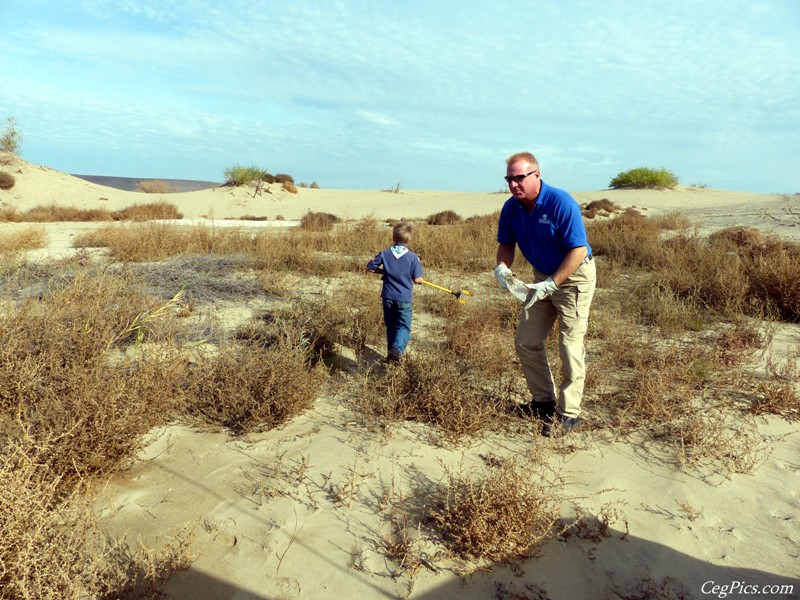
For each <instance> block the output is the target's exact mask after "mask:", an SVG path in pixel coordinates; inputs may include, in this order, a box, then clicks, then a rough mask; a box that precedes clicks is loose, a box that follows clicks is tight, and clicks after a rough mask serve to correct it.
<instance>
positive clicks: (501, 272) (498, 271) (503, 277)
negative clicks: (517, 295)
mask: <svg viewBox="0 0 800 600" xmlns="http://www.w3.org/2000/svg"><path fill="white" fill-rule="evenodd" d="M513 276H514V274H513V273H512V272H511V269H509V268H508V267H507V266H506V263H500V264H499V265H497V266H496V267H495V268H494V277H495V279H497V283H498V284H500V287H501V288H503V289H504V290H507V289H508V280H509V279H511V278H512V277H513Z"/></svg>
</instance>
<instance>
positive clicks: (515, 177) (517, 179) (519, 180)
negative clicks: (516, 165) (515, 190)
mask: <svg viewBox="0 0 800 600" xmlns="http://www.w3.org/2000/svg"><path fill="white" fill-rule="evenodd" d="M536 172H537V171H535V170H534V171H531V172H530V173H525V174H524V175H506V176H505V177H504V178H503V179H505V180H506V183H511V182H512V181H513V182H514V183H522V181H523V180H524V179H525V178H526V177H527V176H528V175H533V174H534V173H536Z"/></svg>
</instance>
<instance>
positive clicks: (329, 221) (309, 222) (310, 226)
mask: <svg viewBox="0 0 800 600" xmlns="http://www.w3.org/2000/svg"><path fill="white" fill-rule="evenodd" d="M340 220H341V219H339V217H337V216H336V215H334V214H331V213H325V212H314V211H308V212H307V213H306V214H304V215H303V216H302V217H301V218H300V227H301V228H302V229H305V230H307V231H330V230H331V229H333V226H334V225H335V224H336V223H338V222H339V221H340Z"/></svg>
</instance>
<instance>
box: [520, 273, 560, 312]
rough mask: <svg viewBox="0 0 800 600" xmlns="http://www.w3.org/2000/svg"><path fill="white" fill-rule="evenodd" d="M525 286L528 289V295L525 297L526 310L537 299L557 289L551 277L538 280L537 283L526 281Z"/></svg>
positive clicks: (541, 298)
mask: <svg viewBox="0 0 800 600" xmlns="http://www.w3.org/2000/svg"><path fill="white" fill-rule="evenodd" d="M525 287H526V288H528V290H530V291H529V292H528V297H527V298H525V300H524V302H525V310H528V309H529V308H530V307H531V306H533V305H534V304H536V303H537V302H538V301H539V300H543V299H544V298H547V297H548V296H550V295H551V294H552V293H553V292H555V291H556V290H557V289H558V286H557V285H556V282H555V281H553V278H552V277H548V278H547V279H545V280H544V281H540V282H539V283H526V284H525Z"/></svg>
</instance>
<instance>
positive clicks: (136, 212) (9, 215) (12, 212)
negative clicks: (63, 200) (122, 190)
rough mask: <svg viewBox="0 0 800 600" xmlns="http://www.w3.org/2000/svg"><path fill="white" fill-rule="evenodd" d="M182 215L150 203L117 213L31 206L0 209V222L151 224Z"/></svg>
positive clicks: (171, 207)
mask: <svg viewBox="0 0 800 600" xmlns="http://www.w3.org/2000/svg"><path fill="white" fill-rule="evenodd" d="M182 218H183V214H182V213H181V212H180V211H179V210H178V209H177V208H176V207H175V205H173V204H169V203H167V202H163V201H162V202H152V203H148V204H134V205H132V206H129V207H126V208H122V209H120V210H115V211H110V210H107V209H105V208H77V207H74V206H58V205H55V204H50V205H49V206H41V205H40V206H34V207H33V208H29V209H28V210H26V211H24V212H19V211H17V209H15V208H3V209H2V210H0V221H5V222H10V223H58V222H76V223H101V222H104V221H154V220H160V219H182Z"/></svg>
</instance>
